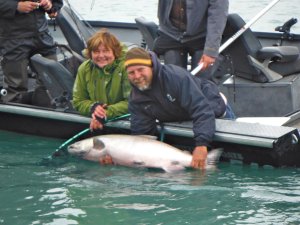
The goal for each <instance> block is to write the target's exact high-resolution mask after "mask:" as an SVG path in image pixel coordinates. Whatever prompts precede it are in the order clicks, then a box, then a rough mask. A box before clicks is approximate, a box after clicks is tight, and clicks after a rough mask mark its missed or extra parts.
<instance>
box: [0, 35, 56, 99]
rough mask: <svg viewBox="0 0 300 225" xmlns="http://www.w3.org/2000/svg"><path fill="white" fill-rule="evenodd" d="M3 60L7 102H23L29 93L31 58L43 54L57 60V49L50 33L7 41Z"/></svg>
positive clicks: (3, 44)
mask: <svg viewBox="0 0 300 225" xmlns="http://www.w3.org/2000/svg"><path fill="white" fill-rule="evenodd" d="M1 45H2V47H1V51H2V54H3V59H2V61H1V66H2V69H3V73H4V87H5V88H6V89H7V95H6V96H4V97H3V101H5V102H10V101H13V102H22V98H23V96H24V95H26V94H27V91H28V65H29V60H30V57H31V56H33V55H34V54H41V55H43V56H45V57H47V58H50V59H55V60H56V47H55V43H54V40H53V38H52V37H51V35H50V34H49V33H48V32H45V33H41V34H39V35H37V36H35V37H29V38H18V39H6V40H4V41H2V43H1Z"/></svg>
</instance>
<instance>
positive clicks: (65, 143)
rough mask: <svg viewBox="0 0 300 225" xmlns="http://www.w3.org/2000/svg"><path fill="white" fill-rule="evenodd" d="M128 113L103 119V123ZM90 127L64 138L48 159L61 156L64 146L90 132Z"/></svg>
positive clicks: (126, 115)
mask: <svg viewBox="0 0 300 225" xmlns="http://www.w3.org/2000/svg"><path fill="white" fill-rule="evenodd" d="M129 116H130V114H125V115H122V116H118V117H115V118H112V119H109V120H105V121H104V124H106V123H108V122H113V121H116V120H119V119H124V118H127V117H129ZM90 131H91V130H90V128H86V129H84V130H82V131H80V132H79V133H78V134H76V135H74V136H73V137H71V138H69V139H68V140H66V141H65V142H64V143H62V144H61V145H60V146H59V147H58V148H57V149H56V150H55V151H54V152H53V153H52V155H51V156H50V157H49V158H50V159H52V158H55V157H58V156H61V155H65V153H66V147H68V146H69V145H70V144H71V143H73V142H74V141H76V140H77V139H78V138H79V137H82V136H83V135H85V134H87V133H88V132H90Z"/></svg>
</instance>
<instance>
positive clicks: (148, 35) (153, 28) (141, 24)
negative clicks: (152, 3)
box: [135, 17, 158, 50]
mask: <svg viewBox="0 0 300 225" xmlns="http://www.w3.org/2000/svg"><path fill="white" fill-rule="evenodd" d="M135 23H136V25H137V27H138V29H139V30H140V32H141V34H142V36H143V39H144V41H145V42H146V46H145V47H146V48H147V49H148V50H153V45H154V40H155V38H156V37H157V35H158V33H157V32H158V25H157V24H156V23H154V22H152V21H148V20H147V19H145V18H144V17H138V18H135Z"/></svg>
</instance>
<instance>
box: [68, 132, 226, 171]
mask: <svg viewBox="0 0 300 225" xmlns="http://www.w3.org/2000/svg"><path fill="white" fill-rule="evenodd" d="M68 152H69V153H70V154H71V155H75V156H78V157H81V158H83V159H86V160H90V161H96V162H99V161H100V159H101V158H103V157H105V156H106V155H110V156H111V158H112V161H113V163H114V164H116V165H123V166H129V167H145V168H161V169H163V170H164V171H166V172H173V171H178V170H183V169H185V168H188V167H191V161H192V155H191V154H190V153H189V152H185V151H182V150H180V149H178V148H175V147H173V146H171V145H168V144H166V143H164V142H161V141H158V140H155V139H154V138H151V137H147V136H143V135H141V136H133V135H121V134H110V135H100V136H96V137H92V138H87V139H84V140H81V141H78V142H76V143H74V144H72V145H70V146H69V147H68ZM221 153H222V150H221V149H214V150H212V151H210V152H209V153H208V157H207V163H206V164H207V165H206V167H207V168H209V167H214V166H215V164H216V163H217V162H218V161H219V158H220V156H221Z"/></svg>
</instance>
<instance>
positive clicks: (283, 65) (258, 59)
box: [223, 14, 300, 83]
mask: <svg viewBox="0 0 300 225" xmlns="http://www.w3.org/2000/svg"><path fill="white" fill-rule="evenodd" d="M244 25H245V21H244V20H243V19H242V18H241V17H240V16H239V15H238V14H229V15H228V18H227V25H226V27H225V30H224V34H223V42H225V41H226V40H227V39H229V38H230V37H232V36H233V35H234V34H235V33H236V32H237V31H239V30H240V29H241V28H242V27H243V26H244ZM223 54H226V55H229V56H230V57H231V59H232V63H233V67H234V74H235V75H236V76H239V77H242V78H246V79H248V80H252V81H255V82H261V83H264V82H274V81H276V80H279V79H282V77H283V76H287V75H291V74H295V73H298V72H300V56H299V55H300V53H299V49H298V48H297V47H296V46H272V47H263V46H262V45H261V43H260V41H259V39H258V38H257V37H256V36H255V34H254V33H253V32H252V31H251V29H250V28H248V29H247V30H246V31H245V32H244V33H243V34H242V35H241V36H240V37H239V38H238V39H237V40H235V41H234V43H232V44H231V45H230V46H228V47H227V48H226V49H225V50H224V52H223Z"/></svg>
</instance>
